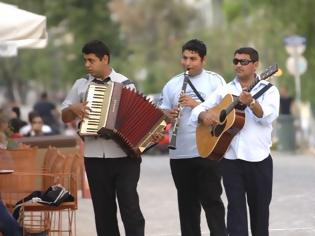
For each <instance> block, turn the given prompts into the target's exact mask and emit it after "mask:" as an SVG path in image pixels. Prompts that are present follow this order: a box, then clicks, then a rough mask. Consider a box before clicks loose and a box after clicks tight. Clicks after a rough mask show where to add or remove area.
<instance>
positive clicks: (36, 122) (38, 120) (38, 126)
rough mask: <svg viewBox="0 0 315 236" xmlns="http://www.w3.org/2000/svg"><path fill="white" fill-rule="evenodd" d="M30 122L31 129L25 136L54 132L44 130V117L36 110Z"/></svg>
mask: <svg viewBox="0 0 315 236" xmlns="http://www.w3.org/2000/svg"><path fill="white" fill-rule="evenodd" d="M30 123H31V130H30V131H29V132H28V133H26V134H25V135H24V136H25V137H34V136H44V135H51V134H53V133H52V132H44V131H43V125H44V121H43V119H42V117H41V116H40V115H39V114H38V113H37V112H35V111H34V112H33V113H32V115H31V117H30Z"/></svg>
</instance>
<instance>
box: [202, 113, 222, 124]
mask: <svg viewBox="0 0 315 236" xmlns="http://www.w3.org/2000/svg"><path fill="white" fill-rule="evenodd" d="M198 120H199V121H200V122H201V123H203V124H204V125H206V126H209V125H217V124H219V123H220V122H219V114H218V113H217V112H216V111H214V110H212V109H209V110H208V111H203V112H201V113H200V114H199V117H198Z"/></svg>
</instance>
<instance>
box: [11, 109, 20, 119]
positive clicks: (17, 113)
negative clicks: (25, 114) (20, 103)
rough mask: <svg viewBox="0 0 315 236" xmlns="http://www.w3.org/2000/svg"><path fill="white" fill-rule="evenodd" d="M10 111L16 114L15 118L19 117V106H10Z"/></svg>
mask: <svg viewBox="0 0 315 236" xmlns="http://www.w3.org/2000/svg"><path fill="white" fill-rule="evenodd" d="M12 111H13V112H14V113H15V114H16V117H17V118H20V117H21V111H20V108H19V107H12Z"/></svg>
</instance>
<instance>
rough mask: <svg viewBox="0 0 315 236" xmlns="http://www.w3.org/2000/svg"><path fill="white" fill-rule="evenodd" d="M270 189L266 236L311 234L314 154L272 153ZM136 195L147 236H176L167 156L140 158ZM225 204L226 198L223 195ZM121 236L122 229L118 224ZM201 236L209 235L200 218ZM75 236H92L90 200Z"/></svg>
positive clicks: (83, 204) (82, 205)
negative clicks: (268, 222) (270, 201)
mask: <svg viewBox="0 0 315 236" xmlns="http://www.w3.org/2000/svg"><path fill="white" fill-rule="evenodd" d="M272 155H273V159H274V186H273V200H272V203H271V209H270V210H271V213H270V214H271V215H270V236H314V235H315V155H314V154H301V153H299V154H292V153H280V152H273V153H272ZM138 191H139V196H140V201H141V202H140V204H141V208H142V212H143V215H144V217H145V219H146V235H147V236H178V235H180V228H179V219H178V212H177V200H176V190H175V187H174V184H173V180H172V177H171V173H170V168H169V158H168V157H167V156H144V157H143V162H142V172H141V177H140V181H139V187H138ZM223 200H224V202H225V205H226V198H225V195H224V194H223ZM118 219H119V222H120V228H121V235H124V230H123V227H122V225H121V220H120V217H119V216H118ZM201 221H202V224H201V225H202V232H203V235H209V230H208V228H207V225H206V222H205V217H204V215H202V219H201ZM77 235H78V236H93V235H96V231H95V225H94V215H93V209H92V203H91V200H90V199H80V200H79V210H78V214H77Z"/></svg>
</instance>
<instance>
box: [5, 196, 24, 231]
mask: <svg viewBox="0 0 315 236" xmlns="http://www.w3.org/2000/svg"><path fill="white" fill-rule="evenodd" d="M0 232H1V233H2V234H3V235H4V236H20V235H22V232H21V228H20V226H19V224H18V222H17V221H16V220H15V219H14V218H13V216H12V215H11V214H10V213H9V212H8V210H7V208H6V207H5V206H4V203H3V202H2V201H1V200H0Z"/></svg>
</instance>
